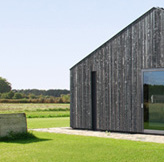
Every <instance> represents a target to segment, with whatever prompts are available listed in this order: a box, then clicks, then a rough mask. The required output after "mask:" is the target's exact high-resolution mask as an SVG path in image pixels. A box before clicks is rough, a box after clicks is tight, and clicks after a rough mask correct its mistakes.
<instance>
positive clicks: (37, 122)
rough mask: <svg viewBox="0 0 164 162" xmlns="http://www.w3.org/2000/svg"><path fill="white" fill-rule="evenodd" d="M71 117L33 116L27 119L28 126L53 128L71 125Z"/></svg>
mask: <svg viewBox="0 0 164 162" xmlns="http://www.w3.org/2000/svg"><path fill="white" fill-rule="evenodd" d="M69 126H70V119H69V117H67V118H65V117H64V118H32V119H27V127H28V128H29V129H30V128H52V127H69Z"/></svg>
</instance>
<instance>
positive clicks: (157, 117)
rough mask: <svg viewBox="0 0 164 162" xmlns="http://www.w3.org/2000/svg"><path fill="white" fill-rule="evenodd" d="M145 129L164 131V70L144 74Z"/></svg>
mask: <svg viewBox="0 0 164 162" xmlns="http://www.w3.org/2000/svg"><path fill="white" fill-rule="evenodd" d="M143 95H144V129H151V130H164V69H162V70H160V71H144V72H143Z"/></svg>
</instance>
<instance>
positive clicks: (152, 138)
mask: <svg viewBox="0 0 164 162" xmlns="http://www.w3.org/2000/svg"><path fill="white" fill-rule="evenodd" d="M30 130H33V131H39V132H49V133H60V134H73V135H81V136H94V137H103V138H114V139H125V140H132V141H144V142H155V143H164V136H158V135H145V134H127V133H113V132H112V133H111V132H100V131H89V130H76V129H72V128H70V127H60V128H41V129H30Z"/></svg>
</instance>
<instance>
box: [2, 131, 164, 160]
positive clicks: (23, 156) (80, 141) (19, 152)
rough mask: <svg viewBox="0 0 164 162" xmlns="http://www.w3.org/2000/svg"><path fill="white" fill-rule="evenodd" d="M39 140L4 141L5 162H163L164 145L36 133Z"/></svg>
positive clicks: (3, 155) (3, 158)
mask: <svg viewBox="0 0 164 162" xmlns="http://www.w3.org/2000/svg"><path fill="white" fill-rule="evenodd" d="M34 135H36V136H37V137H38V139H31V140H26V141H25V140H17V141H14V142H0V161H1V162H15V161H19V162H26V161H27V162H29V161H30V162H31V161H32V162H37V161H38V162H39V161H43V162H44V161H47V162H54V161H57V162H109V161H112V162H116V161H117V162H160V161H161V162H163V161H164V145H163V144H155V143H145V142H135V141H127V140H115V139H106V138H98V137H84V136H75V135H62V134H53V133H43V132H42V133H40V132H34Z"/></svg>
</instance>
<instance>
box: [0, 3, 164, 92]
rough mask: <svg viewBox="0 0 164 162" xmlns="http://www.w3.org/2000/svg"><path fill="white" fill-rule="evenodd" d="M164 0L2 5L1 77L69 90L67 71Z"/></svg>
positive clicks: (26, 84)
mask: <svg viewBox="0 0 164 162" xmlns="http://www.w3.org/2000/svg"><path fill="white" fill-rule="evenodd" d="M152 7H164V1H163V0H154V1H153V0H144V1H143V0H142V1H141V0H137V1H133V0H124V1H116V0H101V1H100V0H99V1H98V0H81V1H80V0H61V1H59V0H0V76H1V77H4V78H6V79H7V80H8V81H9V82H10V83H12V87H13V88H14V89H27V88H30V89H32V88H38V89H69V69H70V68H71V67H72V66H73V65H74V64H76V63H77V62H78V61H80V60H81V59H82V58H84V57H85V56H86V55H88V54H89V53H91V52H92V51H93V50H94V49H96V48H97V47H99V46H100V45H101V44H103V43H104V42H106V41H107V40H108V39H109V38H111V37H112V36H114V35H115V34H116V33H118V32H119V31H120V30H121V29H123V28H124V27H126V26H127V25H128V24H130V23H131V22H132V21H134V20H135V19H137V18H138V17H139V16H141V15H142V14H144V13H145V12H146V11H147V10H149V9H150V8H152Z"/></svg>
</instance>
